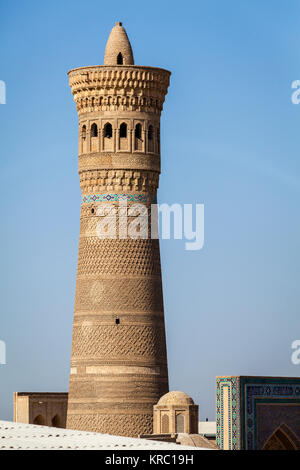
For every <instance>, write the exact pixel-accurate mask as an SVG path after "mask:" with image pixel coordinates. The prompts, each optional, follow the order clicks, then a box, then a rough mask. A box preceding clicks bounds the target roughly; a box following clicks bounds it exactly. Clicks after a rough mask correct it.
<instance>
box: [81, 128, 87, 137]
mask: <svg viewBox="0 0 300 470" xmlns="http://www.w3.org/2000/svg"><path fill="white" fill-rule="evenodd" d="M81 135H82V140H85V139H86V126H82V130H81Z"/></svg>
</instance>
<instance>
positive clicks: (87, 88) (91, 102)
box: [67, 23, 170, 436]
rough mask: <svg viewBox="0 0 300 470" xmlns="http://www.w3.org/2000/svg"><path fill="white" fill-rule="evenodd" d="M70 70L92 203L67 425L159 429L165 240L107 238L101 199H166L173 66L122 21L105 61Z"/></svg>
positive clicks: (83, 231)
mask: <svg viewBox="0 0 300 470" xmlns="http://www.w3.org/2000/svg"><path fill="white" fill-rule="evenodd" d="M68 75H69V80H70V86H71V89H72V93H73V95H74V100H75V103H76V107H77V111H78V114H79V176H80V186H81V191H82V205H81V216H80V241H79V256H78V270H77V283H76V299H75V313H74V326H73V342H72V357H71V373H70V387H69V402H68V417H67V427H68V428H73V429H79V430H86V431H97V432H100V433H109V434H115V435H126V436H137V435H138V434H142V433H152V430H153V428H152V422H153V418H152V417H153V405H154V404H156V403H157V401H158V399H159V398H160V397H161V396H162V395H163V394H165V393H166V392H168V370H167V353H166V339H165V324H164V312H163V295H162V280H161V266H160V253H159V241H158V240H151V238H149V239H131V238H127V239H119V238H117V239H100V238H99V237H98V236H97V233H96V227H97V224H98V223H99V216H98V215H97V214H98V212H99V205H100V204H104V203H105V204H106V205H107V204H108V203H109V204H114V205H115V206H116V207H118V206H119V201H120V200H121V201H124V200H125V199H126V201H127V210H128V208H129V207H130V206H131V205H132V204H136V203H137V202H138V203H142V204H144V205H145V206H147V207H148V208H150V205H151V203H153V202H154V201H156V192H157V188H158V182H159V174H160V114H161V111H162V107H163V102H164V99H165V95H166V93H167V89H168V85H169V78H170V72H168V71H167V70H163V69H159V68H153V67H143V66H137V65H134V60H133V54H132V49H131V45H130V42H129V40H128V37H127V34H126V31H125V29H124V28H123V26H122V23H116V25H115V27H114V28H113V29H112V31H111V34H110V36H109V39H108V42H107V45H106V50H105V58H104V65H101V66H93V67H82V68H78V69H74V70H71V71H70V72H69V74H68ZM97 209H98V210H97ZM130 220H131V219H130V218H128V221H129V222H130ZM129 222H128V223H129Z"/></svg>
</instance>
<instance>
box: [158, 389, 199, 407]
mask: <svg viewBox="0 0 300 470" xmlns="http://www.w3.org/2000/svg"><path fill="white" fill-rule="evenodd" d="M157 404H158V405H164V406H165V405H194V400H193V399H192V398H191V397H190V396H189V395H188V394H187V393H184V392H179V391H174V392H169V393H166V394H165V395H163V396H162V397H161V398H160V400H159V402H158V403H157Z"/></svg>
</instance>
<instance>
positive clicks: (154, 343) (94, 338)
mask: <svg viewBox="0 0 300 470" xmlns="http://www.w3.org/2000/svg"><path fill="white" fill-rule="evenodd" d="M165 355H166V350H165V334H164V329H163V328H155V327H151V326H138V325H120V326H119V327H118V328H116V326H115V325H112V326H108V325H94V326H92V325H91V326H81V327H76V326H74V330H73V349H72V358H73V359H76V358H77V357H80V358H86V357H87V358H88V357H90V356H92V357H93V358H98V357H110V358H112V359H113V358H119V357H122V358H124V359H126V358H130V357H135V358H137V357H144V356H148V357H154V358H155V357H157V356H158V357H164V356H165Z"/></svg>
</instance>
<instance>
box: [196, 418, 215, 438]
mask: <svg viewBox="0 0 300 470" xmlns="http://www.w3.org/2000/svg"><path fill="white" fill-rule="evenodd" d="M198 432H199V434H211V435H215V434H216V432H217V426H216V422H215V421H199V429H198Z"/></svg>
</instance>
